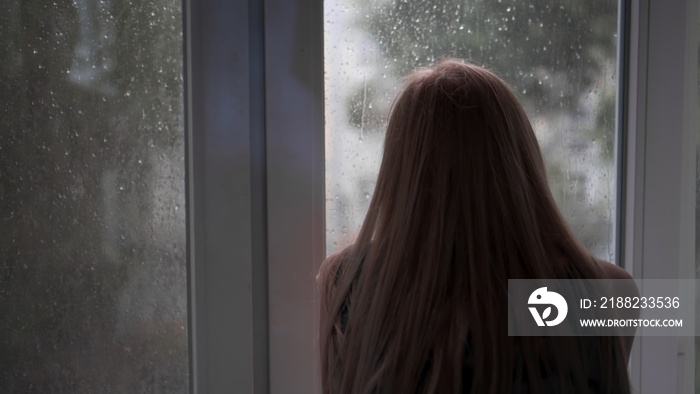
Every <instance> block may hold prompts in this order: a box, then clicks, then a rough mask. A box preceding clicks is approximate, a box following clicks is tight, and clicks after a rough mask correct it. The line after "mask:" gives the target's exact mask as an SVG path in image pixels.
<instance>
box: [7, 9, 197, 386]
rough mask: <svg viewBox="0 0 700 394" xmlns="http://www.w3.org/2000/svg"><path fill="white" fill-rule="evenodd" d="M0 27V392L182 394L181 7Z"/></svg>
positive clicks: (45, 12)
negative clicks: (1, 38)
mask: <svg viewBox="0 0 700 394" xmlns="http://www.w3.org/2000/svg"><path fill="white" fill-rule="evenodd" d="M0 18H1V19H0V20H1V22H0V31H1V33H0V35H1V36H2V37H3V40H2V44H1V45H0V67H1V68H2V75H3V77H2V83H1V86H2V89H3V93H2V96H0V113H2V116H0V124H2V130H3V131H2V133H0V201H1V204H0V206H1V208H0V228H1V229H0V233H2V237H0V310H1V311H2V319H0V391H2V392H54V393H74V392H95V391H97V392H125V393H126V392H168V393H178V392H179V393H184V392H187V391H188V387H189V377H188V345H187V344H188V340H187V325H188V323H187V287H186V283H187V276H186V267H185V259H186V256H185V211H186V210H185V165H184V163H185V160H184V106H183V72H182V65H183V62H182V59H183V55H182V42H183V41H182V11H181V6H180V4H179V2H173V1H156V2H144V1H140V2H132V3H130V4H128V5H127V4H126V3H124V2H121V1H117V0H106V1H100V2H94V1H85V0H76V1H74V2H73V1H71V2H57V3H56V2H54V3H51V2H49V3H45V2H27V1H21V2H20V1H10V2H9V3H4V4H3V6H2V7H0Z"/></svg>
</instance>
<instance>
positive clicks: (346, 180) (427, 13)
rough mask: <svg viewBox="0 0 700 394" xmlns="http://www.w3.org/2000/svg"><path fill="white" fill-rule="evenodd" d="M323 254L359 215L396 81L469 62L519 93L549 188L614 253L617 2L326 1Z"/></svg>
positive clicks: (598, 246) (355, 226) (587, 239)
mask: <svg viewBox="0 0 700 394" xmlns="http://www.w3.org/2000/svg"><path fill="white" fill-rule="evenodd" d="M324 7H325V11H324V12H325V67H326V80H325V95H326V96H325V97H326V101H325V111H326V210H327V212H326V220H327V222H326V228H327V238H326V239H327V245H326V248H327V252H332V251H334V250H337V249H338V248H340V247H342V246H344V245H347V244H348V243H349V242H351V240H352V239H353V238H354V236H355V235H356V234H357V232H358V230H359V226H360V225H361V223H362V220H363V218H364V215H365V212H366V209H367V206H368V203H369V200H370V196H371V194H372V192H373V189H374V181H375V177H376V173H377V170H378V167H379V161H380V158H381V144H382V138H383V132H384V127H385V121H386V118H387V114H388V110H389V107H390V105H391V102H392V100H393V98H394V97H395V95H396V93H397V90H398V88H399V87H400V86H401V83H400V78H401V77H402V76H404V75H405V74H407V73H409V72H410V71H411V70H413V69H415V68H417V67H421V66H429V65H432V64H434V63H435V62H436V61H437V60H439V59H440V58H443V57H447V56H451V57H457V58H462V59H466V60H468V61H470V62H472V63H475V64H477V65H480V66H484V67H486V68H489V69H490V70H492V71H494V72H495V73H496V74H498V75H500V76H501V77H502V78H504V79H505V80H506V81H507V82H508V83H509V84H510V85H511V86H512V87H513V89H514V90H515V91H516V93H517V94H518V96H519V98H520V100H521V102H522V103H523V105H524V107H525V109H526V110H527V111H528V115H529V117H530V120H531V122H532V124H533V126H534V128H535V130H536V133H537V137H538V139H539V141H540V145H541V147H542V151H543V154H544V155H545V161H546V164H547V170H548V175H549V181H550V185H551V188H552V191H553V193H554V196H555V198H556V200H557V203H558V204H559V207H560V209H561V210H562V212H563V214H564V215H565V216H566V218H567V219H568V221H569V223H570V225H571V227H572V228H573V230H574V232H575V233H576V234H577V235H578V237H579V238H580V239H581V240H582V241H583V243H584V244H585V245H586V246H587V247H588V248H589V250H591V251H592V252H593V253H594V254H595V255H597V256H598V257H600V258H602V259H604V260H607V261H610V262H613V261H614V259H615V246H614V243H615V239H614V225H615V223H614V218H615V209H616V206H615V203H616V190H615V170H616V169H615V101H616V51H617V2H616V1H615V0H592V1H569V2H561V1H554V0H535V1H530V2H526V3H523V2H521V1H515V0H499V1H491V0H475V1H470V2H463V1H461V0H442V1H434V2H406V1H398V0H396V1H389V0H325V2H324Z"/></svg>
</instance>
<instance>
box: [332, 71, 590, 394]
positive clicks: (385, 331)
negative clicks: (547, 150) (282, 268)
mask: <svg viewBox="0 0 700 394" xmlns="http://www.w3.org/2000/svg"><path fill="white" fill-rule="evenodd" d="M329 261H330V263H329V265H331V266H334V267H339V270H338V272H336V270H335V269H330V270H329V272H330V273H329V274H328V275H329V276H331V277H330V278H326V280H325V284H326V286H325V287H324V289H322V290H324V299H325V301H326V303H327V311H328V316H329V324H328V326H327V327H326V330H325V335H326V336H325V338H326V339H325V346H324V351H323V353H324V372H323V378H324V389H325V391H326V392H331V393H371V392H375V391H379V392H391V393H413V392H431V393H435V392H437V393H453V392H468V390H469V389H470V388H471V389H472V390H473V392H479V393H482V392H484V393H486V392H494V393H495V392H498V393H501V392H511V391H512V390H514V389H516V388H517V387H520V386H523V385H527V386H529V387H530V388H531V389H533V390H537V389H542V387H540V386H538V385H539V383H538V382H537V379H533V376H534V375H538V376H539V375H540V374H541V371H540V368H539V363H540V362H539V361H537V360H536V358H537V357H538V356H537V355H531V356H528V355H527V354H524V353H527V352H534V353H537V354H539V355H541V354H543V352H545V353H546V352H547V349H545V347H546V346H545V342H544V341H537V340H534V341H529V342H528V344H527V345H524V343H525V341H520V340H519V338H513V337H508V336H507V313H506V312H507V280H508V279H516V278H523V279H526V278H564V277H566V278H596V277H598V273H597V270H596V268H595V265H594V264H593V261H592V258H591V256H590V255H589V254H588V253H587V252H586V251H585V249H584V248H583V247H582V246H581V245H580V244H579V243H578V242H577V241H576V239H575V238H574V237H573V236H572V235H571V233H570V231H569V229H568V228H567V226H566V224H565V222H564V220H563V219H562V217H561V215H560V213H559V211H558V210H557V208H556V205H555V203H554V200H553V198H552V195H551V193H550V191H549V188H548V186H547V181H546V175H545V169H544V165H543V162H542V157H541V154H540V151H539V147H538V143H537V140H536V137H535V134H534V132H533V130H532V127H531V126H530V123H529V121H528V119H527V116H526V115H525V113H524V111H523V109H522V107H521V105H520V104H519V102H518V100H517V98H516V97H515V95H514V94H513V93H512V92H511V90H510V88H509V87H508V86H507V85H506V84H505V83H504V82H503V81H502V80H501V79H499V78H498V77H496V76H495V75H494V74H492V73H491V72H489V71H487V70H485V69H483V68H480V67H476V66H473V65H469V64H464V63H462V62H459V61H455V60H447V61H443V62H441V63H440V64H438V65H437V66H436V67H435V68H432V69H424V70H419V71H416V72H415V73H413V74H412V75H410V76H409V78H408V80H407V83H406V86H405V88H404V90H403V91H402V92H401V93H400V95H399V96H398V98H397V99H396V101H395V103H394V106H393V108H392V112H391V116H390V119H389V124H388V127H387V132H386V139H385V146H384V156H383V160H382V164H381V168H380V171H379V175H378V179H377V186H376V189H375V192H374V195H373V198H372V201H371V203H370V207H369V210H368V213H367V216H366V219H365V221H364V223H363V226H362V229H361V231H360V234H359V236H358V239H357V241H356V242H355V244H354V245H353V246H352V247H350V248H348V249H346V250H345V251H343V252H342V253H340V254H339V255H337V256H335V257H333V258H331V259H330V260H329ZM572 351H573V350H572ZM518 354H520V356H518ZM553 357H555V358H556V355H554V356H553ZM557 362H558V363H560V364H561V363H565V362H564V361H562V360H558V361H557ZM533 364H538V365H533ZM545 364H546V363H545ZM562 368H563V370H564V371H567V369H566V365H560V366H559V369H562ZM572 369H573V367H572ZM579 369H580V368H579ZM570 372H571V373H572V374H573V375H572V376H573V377H570V376H565V378H562V379H561V381H560V382H559V383H560V386H559V387H560V388H562V389H566V387H567V386H566V385H567V384H569V383H567V382H569V381H570V382H578V383H581V382H582V381H583V380H585V377H584V376H582V375H581V374H580V372H581V371H578V372H577V371H570ZM579 375H581V376H579ZM467 376H468V379H467V378H466V377H467ZM528 376H530V378H529V379H528ZM576 376H578V377H576ZM465 379H466V380H465ZM524 382H525V383H524ZM578 383H577V384H578ZM572 384H573V383H572ZM463 386H465V387H463ZM467 386H468V387H467Z"/></svg>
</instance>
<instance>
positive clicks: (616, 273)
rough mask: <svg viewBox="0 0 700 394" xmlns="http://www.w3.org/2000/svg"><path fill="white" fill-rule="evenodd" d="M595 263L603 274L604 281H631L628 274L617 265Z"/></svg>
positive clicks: (600, 261)
mask: <svg viewBox="0 0 700 394" xmlns="http://www.w3.org/2000/svg"><path fill="white" fill-rule="evenodd" d="M595 262H596V264H597V265H598V268H600V271H601V272H602V273H603V276H604V279H633V278H632V275H630V273H629V272H627V271H625V270H624V269H623V268H622V267H620V266H618V265H615V264H612V263H608V262H607V261H603V260H595Z"/></svg>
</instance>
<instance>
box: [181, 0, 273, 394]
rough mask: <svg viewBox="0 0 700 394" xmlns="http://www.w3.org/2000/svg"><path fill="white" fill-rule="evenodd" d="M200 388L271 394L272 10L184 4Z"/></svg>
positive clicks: (210, 0) (193, 319) (195, 361)
mask: <svg viewBox="0 0 700 394" xmlns="http://www.w3.org/2000/svg"><path fill="white" fill-rule="evenodd" d="M182 6H183V26H184V29H183V37H184V64H185V66H184V73H185V74H184V75H185V125H186V131H185V132H186V147H185V162H186V164H185V165H186V190H187V192H186V193H187V196H186V206H187V224H186V226H187V271H188V279H187V280H188V286H187V287H188V335H189V343H188V345H189V358H190V369H189V372H190V392H191V393H195V394H196V393H208V392H225V391H231V390H235V391H236V392H245V393H267V392H269V357H268V354H269V353H268V330H267V328H268V313H267V302H268V288H267V205H266V203H267V195H266V167H265V166H266V151H265V98H264V94H265V74H264V67H263V65H264V15H263V4H262V2H259V1H256V0H248V1H241V2H229V1H227V0H201V1H192V0H183V2H182Z"/></svg>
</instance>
